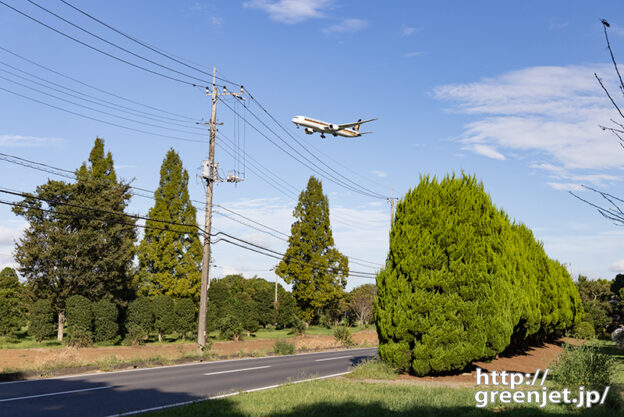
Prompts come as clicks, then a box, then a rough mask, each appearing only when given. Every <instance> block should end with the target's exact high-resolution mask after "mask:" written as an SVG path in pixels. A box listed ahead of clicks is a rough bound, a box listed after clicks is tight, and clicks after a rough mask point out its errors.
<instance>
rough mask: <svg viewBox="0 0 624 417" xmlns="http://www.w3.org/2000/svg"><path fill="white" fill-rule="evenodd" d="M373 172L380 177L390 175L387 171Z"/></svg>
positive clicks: (372, 172)
mask: <svg viewBox="0 0 624 417" xmlns="http://www.w3.org/2000/svg"><path fill="white" fill-rule="evenodd" d="M371 174H373V175H375V176H377V177H379V178H386V177H387V176H388V173H387V172H383V171H377V170H375V171H371Z"/></svg>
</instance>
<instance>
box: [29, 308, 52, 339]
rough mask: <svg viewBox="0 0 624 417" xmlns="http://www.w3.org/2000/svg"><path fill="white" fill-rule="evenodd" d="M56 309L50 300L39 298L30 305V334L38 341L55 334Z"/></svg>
mask: <svg viewBox="0 0 624 417" xmlns="http://www.w3.org/2000/svg"><path fill="white" fill-rule="evenodd" d="M54 316H55V314H54V309H53V308H52V302H51V301H50V300H37V301H35V302H34V303H33V305H32V306H31V307H30V314H29V317H28V321H29V324H28V334H29V335H31V336H32V337H33V338H34V339H35V340H36V341H37V342H41V341H42V340H44V339H49V338H51V337H52V336H54Z"/></svg>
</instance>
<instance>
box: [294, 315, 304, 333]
mask: <svg viewBox="0 0 624 417" xmlns="http://www.w3.org/2000/svg"><path fill="white" fill-rule="evenodd" d="M291 321H292V330H291V331H290V333H293V334H296V335H298V336H302V335H304V334H305V331H306V323H305V321H303V320H302V319H300V318H299V316H298V315H296V314H293V315H292V317H291Z"/></svg>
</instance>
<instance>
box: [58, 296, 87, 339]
mask: <svg viewBox="0 0 624 417" xmlns="http://www.w3.org/2000/svg"><path fill="white" fill-rule="evenodd" d="M65 317H66V318H67V323H68V324H69V327H70V333H71V332H73V331H74V330H75V329H82V330H85V331H88V332H91V329H92V328H93V309H92V306H91V301H89V300H88V299H86V298H85V297H83V296H82V295H72V296H71V297H69V298H68V299H67V301H66V302H65Z"/></svg>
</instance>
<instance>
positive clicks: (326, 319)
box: [319, 314, 333, 329]
mask: <svg viewBox="0 0 624 417" xmlns="http://www.w3.org/2000/svg"><path fill="white" fill-rule="evenodd" d="M319 324H320V325H321V326H323V327H325V328H326V329H331V328H332V327H333V322H332V319H331V317H330V316H329V314H323V315H322V316H321V317H319Z"/></svg>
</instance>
